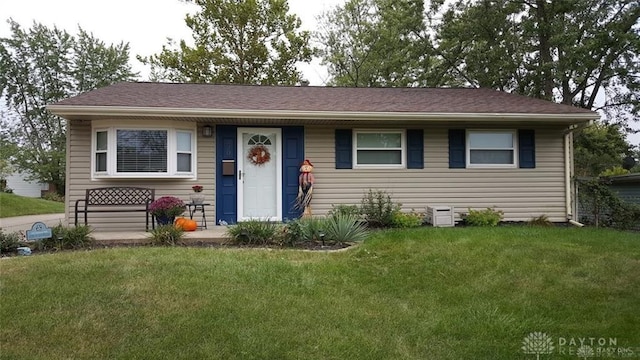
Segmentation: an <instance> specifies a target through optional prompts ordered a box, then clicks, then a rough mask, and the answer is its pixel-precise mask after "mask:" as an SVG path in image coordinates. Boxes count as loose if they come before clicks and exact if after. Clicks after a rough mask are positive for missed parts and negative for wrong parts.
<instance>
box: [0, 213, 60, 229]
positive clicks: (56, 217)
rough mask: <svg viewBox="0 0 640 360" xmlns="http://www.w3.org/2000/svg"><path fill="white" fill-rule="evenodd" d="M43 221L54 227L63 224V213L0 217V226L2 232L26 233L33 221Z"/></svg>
mask: <svg viewBox="0 0 640 360" xmlns="http://www.w3.org/2000/svg"><path fill="white" fill-rule="evenodd" d="M37 222H43V223H45V224H46V225H47V226H48V227H54V226H56V225H58V224H64V214H42V215H27V216H15V217H8V218H2V219H0V228H2V230H3V231H4V232H20V231H22V232H23V233H26V231H27V230H31V226H33V224H34V223H37Z"/></svg>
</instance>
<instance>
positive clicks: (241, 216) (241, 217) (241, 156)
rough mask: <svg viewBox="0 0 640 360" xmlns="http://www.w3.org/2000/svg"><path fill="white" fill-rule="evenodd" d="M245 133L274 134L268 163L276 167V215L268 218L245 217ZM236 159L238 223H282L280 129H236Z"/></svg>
mask: <svg viewBox="0 0 640 360" xmlns="http://www.w3.org/2000/svg"><path fill="white" fill-rule="evenodd" d="M246 133H250V134H251V133H253V134H264V133H275V134H276V139H275V140H276V141H275V142H276V143H275V154H274V155H272V159H271V160H270V161H274V162H275V166H276V179H275V180H276V183H275V190H276V195H275V205H276V214H275V216H271V217H269V218H255V217H251V216H247V215H245V213H244V211H245V209H244V200H245V199H244V196H245V194H244V180H245V179H244V177H243V173H244V171H245V167H246V166H248V164H247V158H246V154H245V149H244V140H243V135H244V134H246ZM237 146H238V149H237V159H238V198H237V202H238V203H237V209H238V221H246V220H251V219H255V220H268V221H282V200H281V199H282V159H283V156H282V129H281V128H278V127H273V128H266V127H238V140H237Z"/></svg>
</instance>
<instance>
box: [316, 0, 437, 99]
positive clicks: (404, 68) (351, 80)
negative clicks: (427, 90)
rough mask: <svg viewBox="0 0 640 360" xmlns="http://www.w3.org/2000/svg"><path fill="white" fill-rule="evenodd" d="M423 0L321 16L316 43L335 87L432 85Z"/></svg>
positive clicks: (378, 3) (368, 0)
mask: <svg viewBox="0 0 640 360" xmlns="http://www.w3.org/2000/svg"><path fill="white" fill-rule="evenodd" d="M424 11H425V7H424V1H423V0H402V1H397V0H349V1H347V2H346V3H345V4H344V5H342V6H337V7H335V8H334V9H333V10H330V11H327V12H325V13H323V14H322V15H321V16H320V17H319V18H318V22H319V30H318V31H317V32H316V39H317V41H318V42H319V43H320V44H321V45H322V46H321V52H320V54H321V57H322V64H323V65H326V66H327V68H328V71H329V75H331V77H332V79H331V84H332V85H338V86H356V87H362V86H411V85H414V86H415V85H425V84H427V85H431V84H430V83H429V76H430V75H431V74H430V73H429V71H428V70H429V69H430V68H431V63H430V62H431V61H432V60H433V57H432V56H431V55H432V52H431V47H430V42H429V39H428V38H427V37H426V36H425V34H426V29H425V25H424V24H425V23H424V21H423V13H424Z"/></svg>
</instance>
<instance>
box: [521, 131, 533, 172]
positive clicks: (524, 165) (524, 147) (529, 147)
mask: <svg viewBox="0 0 640 360" xmlns="http://www.w3.org/2000/svg"><path fill="white" fill-rule="evenodd" d="M518 158H519V159H518V160H519V165H520V168H521V169H534V168H535V167H536V139H535V131H533V130H518Z"/></svg>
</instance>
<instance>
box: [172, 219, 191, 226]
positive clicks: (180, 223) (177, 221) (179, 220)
mask: <svg viewBox="0 0 640 360" xmlns="http://www.w3.org/2000/svg"><path fill="white" fill-rule="evenodd" d="M187 220H188V219H186V218H183V217H180V218H177V219H176V221H175V223H174V225H175V227H177V228H182V225H183V224H184V222H185V221H187Z"/></svg>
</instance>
